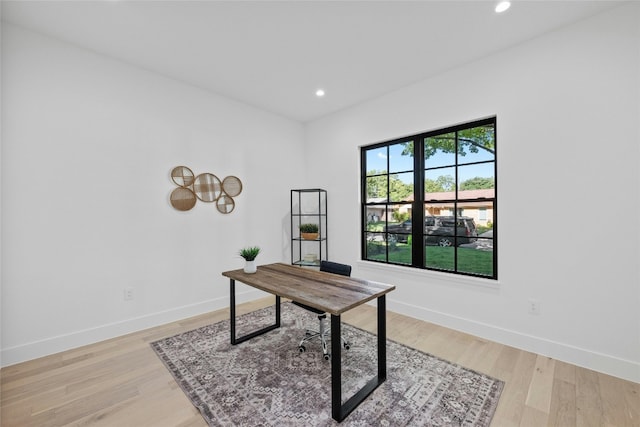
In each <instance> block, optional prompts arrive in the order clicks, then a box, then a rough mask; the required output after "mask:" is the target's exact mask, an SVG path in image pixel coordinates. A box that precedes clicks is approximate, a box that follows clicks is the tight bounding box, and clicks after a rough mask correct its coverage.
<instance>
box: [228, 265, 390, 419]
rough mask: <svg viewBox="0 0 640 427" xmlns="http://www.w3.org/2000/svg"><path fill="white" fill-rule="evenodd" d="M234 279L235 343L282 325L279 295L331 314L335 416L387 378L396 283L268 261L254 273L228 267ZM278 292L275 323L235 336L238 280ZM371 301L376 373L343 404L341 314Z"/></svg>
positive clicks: (343, 413) (346, 412) (341, 415)
mask: <svg viewBox="0 0 640 427" xmlns="http://www.w3.org/2000/svg"><path fill="white" fill-rule="evenodd" d="M222 275H223V276H225V277H228V278H229V280H230V285H229V286H230V297H231V305H230V308H231V344H232V345H236V344H240V343H241V342H243V341H246V340H249V339H251V338H253V337H256V336H258V335H261V334H264V333H266V332H269V331H271V330H273V329H275V328H278V327H280V298H281V297H284V298H290V299H292V300H294V301H298V302H301V303H303V304H306V305H309V306H311V307H315V308H317V309H319V310H323V311H325V312H327V313H329V314H331V415H332V417H333V418H334V419H335V420H336V421H338V422H340V421H342V420H344V419H345V418H346V417H347V415H349V414H350V413H351V412H352V411H353V410H354V409H355V408H356V407H357V406H358V405H359V404H360V403H361V402H362V401H363V400H364V399H366V398H367V396H369V394H371V392H373V390H375V389H376V388H377V387H378V386H379V385H380V384H382V383H383V382H384V381H385V380H386V378H387V346H386V341H387V328H386V298H385V297H386V294H387V293H389V292H391V291H392V290H394V289H395V288H396V287H395V286H393V285H386V284H384V283H378V282H373V281H369V280H363V279H357V278H353V277H347V276H340V275H337V274H331V273H325V272H321V271H316V270H310V269H306V268H301V267H295V266H292V265H288V264H281V263H276V264H268V265H261V266H259V267H258V271H257V272H256V273H254V274H246V273H245V272H244V271H243V270H233V271H225V272H224V273H222ZM236 280H237V281H239V282H242V283H245V284H247V285H249V286H252V287H254V288H257V289H260V290H262V291H265V292H268V293H270V294H273V295H275V296H276V316H275V317H276V318H275V323H274V324H273V325H269V326H267V327H264V328H262V329H259V330H256V331H254V332H252V333H249V334H247V335H245V336H243V337H239V338H237V337H236V302H235V293H236V292H235V281H236ZM373 299H377V300H378V301H377V303H378V372H377V375H376V376H375V377H373V378H372V379H371V380H370V381H369V382H368V383H367V384H366V385H365V386H364V387H363V388H362V389H361V390H360V391H358V392H357V393H355V394H354V395H353V396H351V398H349V400H347V401H346V402H345V403H344V404H342V360H341V359H342V355H341V352H342V345H341V341H340V335H341V334H340V328H341V323H340V315H341V314H342V313H344V312H345V311H347V310H351V309H352V308H354V307H356V306H358V305H360V304H364V303H366V302H368V301H371V300H373Z"/></svg>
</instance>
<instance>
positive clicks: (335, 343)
mask: <svg viewBox="0 0 640 427" xmlns="http://www.w3.org/2000/svg"><path fill="white" fill-rule="evenodd" d="M229 281H230V282H229V292H230V299H231V301H230V303H231V306H230V311H231V317H230V325H231V326H230V327H231V344H232V345H237V344H240V343H242V342H244V341H247V340H250V339H252V338H254V337H257V336H259V335H262V334H265V333H267V332H269V331H272V330H274V329H277V328H279V327H280V314H281V308H280V298H281V297H280V295H277V294H276V293H275V292H269V293H272V294H273V295H275V297H276V303H275V308H276V314H275V322H274V324H272V325H269V326H266V327H264V328H261V329H258V330H256V331H254V332H250V333H248V334H246V335H244V336H242V337H236V295H235V294H236V292H235V289H236V287H235V280H234V279H232V278H229ZM247 285H249V286H251V284H247ZM377 300H378V301H377V304H378V331H377V332H378V333H377V335H378V340H377V341H378V372H377V375H376V376H374V377H373V378H372V379H370V380H369V382H368V383H367V384H365V386H364V387H362V388H361V389H360V390H359V391H357V392H356V393H355V394H354V395H353V396H351V397H350V398H349V399H348V400H347V401H346V402H345V403H344V404H343V403H342V341H341V339H340V336H341V317H340V315H334V314H331V416H332V417H333V419H334V420H336V421H338V422H342V421H343V420H344V419H345V418H346V417H347V416H348V415H349V414H350V413H351V412H353V410H354V409H356V407H357V406H358V405H359V404H360V403H362V402H363V401H364V400H365V399H366V398H367V397H368V396H369V395H370V394H371V393H372V392H373V391H374V390H375V389H376V388H378V386H379V385H380V384H382V383H383V382H384V381H385V380H386V379H387V345H386V344H387V327H386V294H383V295H380V296H379V297H378V298H377Z"/></svg>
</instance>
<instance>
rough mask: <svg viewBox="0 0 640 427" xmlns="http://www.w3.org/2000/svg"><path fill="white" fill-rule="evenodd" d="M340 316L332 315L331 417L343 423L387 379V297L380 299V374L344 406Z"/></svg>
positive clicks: (383, 296)
mask: <svg viewBox="0 0 640 427" xmlns="http://www.w3.org/2000/svg"><path fill="white" fill-rule="evenodd" d="M340 335H341V334H340V316H334V315H331V416H332V417H333V419H334V420H336V421H338V422H341V421H342V420H344V419H345V418H347V416H348V415H349V414H350V413H351V412H352V411H353V410H354V409H356V408H357V407H358V405H359V404H360V403H362V402H363V401H364V400H365V399H366V398H367V397H368V396H369V395H370V394H371V393H373V391H374V390H375V389H376V388H378V386H379V385H380V384H382V383H383V382H384V381H385V380H386V379H387V311H386V298H385V295H382V296H380V297H378V372H377V375H376V376H374V377H373V378H371V379H370V380H369V382H368V383H367V384H365V386H364V387H362V388H361V389H360V390H359V391H358V392H356V393H355V394H354V395H353V396H351V397H350V398H349V399H348V400H347V401H346V402H344V404H342V354H341V353H342V351H341V350H342V341H341V339H340Z"/></svg>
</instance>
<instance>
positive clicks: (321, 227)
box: [291, 188, 327, 267]
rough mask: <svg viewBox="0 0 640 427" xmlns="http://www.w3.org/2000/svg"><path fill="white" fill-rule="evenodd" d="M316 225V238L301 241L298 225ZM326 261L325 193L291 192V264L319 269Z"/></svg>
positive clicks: (316, 190) (305, 190)
mask: <svg viewBox="0 0 640 427" xmlns="http://www.w3.org/2000/svg"><path fill="white" fill-rule="evenodd" d="M309 223H311V224H317V225H318V238H317V239H314V240H309V239H303V238H302V236H301V234H300V224H309ZM326 259H327V191H326V190H323V189H321V188H306V189H298V190H291V264H293V265H299V266H304V267H320V261H322V260H326Z"/></svg>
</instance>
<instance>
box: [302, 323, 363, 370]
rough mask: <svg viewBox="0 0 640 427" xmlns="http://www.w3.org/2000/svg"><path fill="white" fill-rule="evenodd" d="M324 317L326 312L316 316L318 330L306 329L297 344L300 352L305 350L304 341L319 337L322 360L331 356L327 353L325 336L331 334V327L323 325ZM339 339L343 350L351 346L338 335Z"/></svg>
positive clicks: (327, 347)
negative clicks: (318, 323)
mask: <svg viewBox="0 0 640 427" xmlns="http://www.w3.org/2000/svg"><path fill="white" fill-rule="evenodd" d="M326 318H327V315H326V314H321V315H319V316H318V320H319V321H320V330H319V331H315V330H313V329H307V330H306V331H305V337H304V338H303V339H302V341H300V344H299V345H298V350H299V351H300V353H304V352H305V351H307V349H306V347H305V346H304V344H305V343H306V342H308V341H311V340H312V339H314V338H320V341H321V343H322V354H323V357H324V360H329V359H330V358H331V353H329V346H328V344H327V337H328V336H331V335H330V334H331V329H330V328H328V329H327V328H325V326H324V320H325V319H326ZM340 339H341V340H342V346H343V347H344V348H345V350H349V348H350V347H351V346H350V345H349V342H347V340H345V339H344V338H343V337H340Z"/></svg>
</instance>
